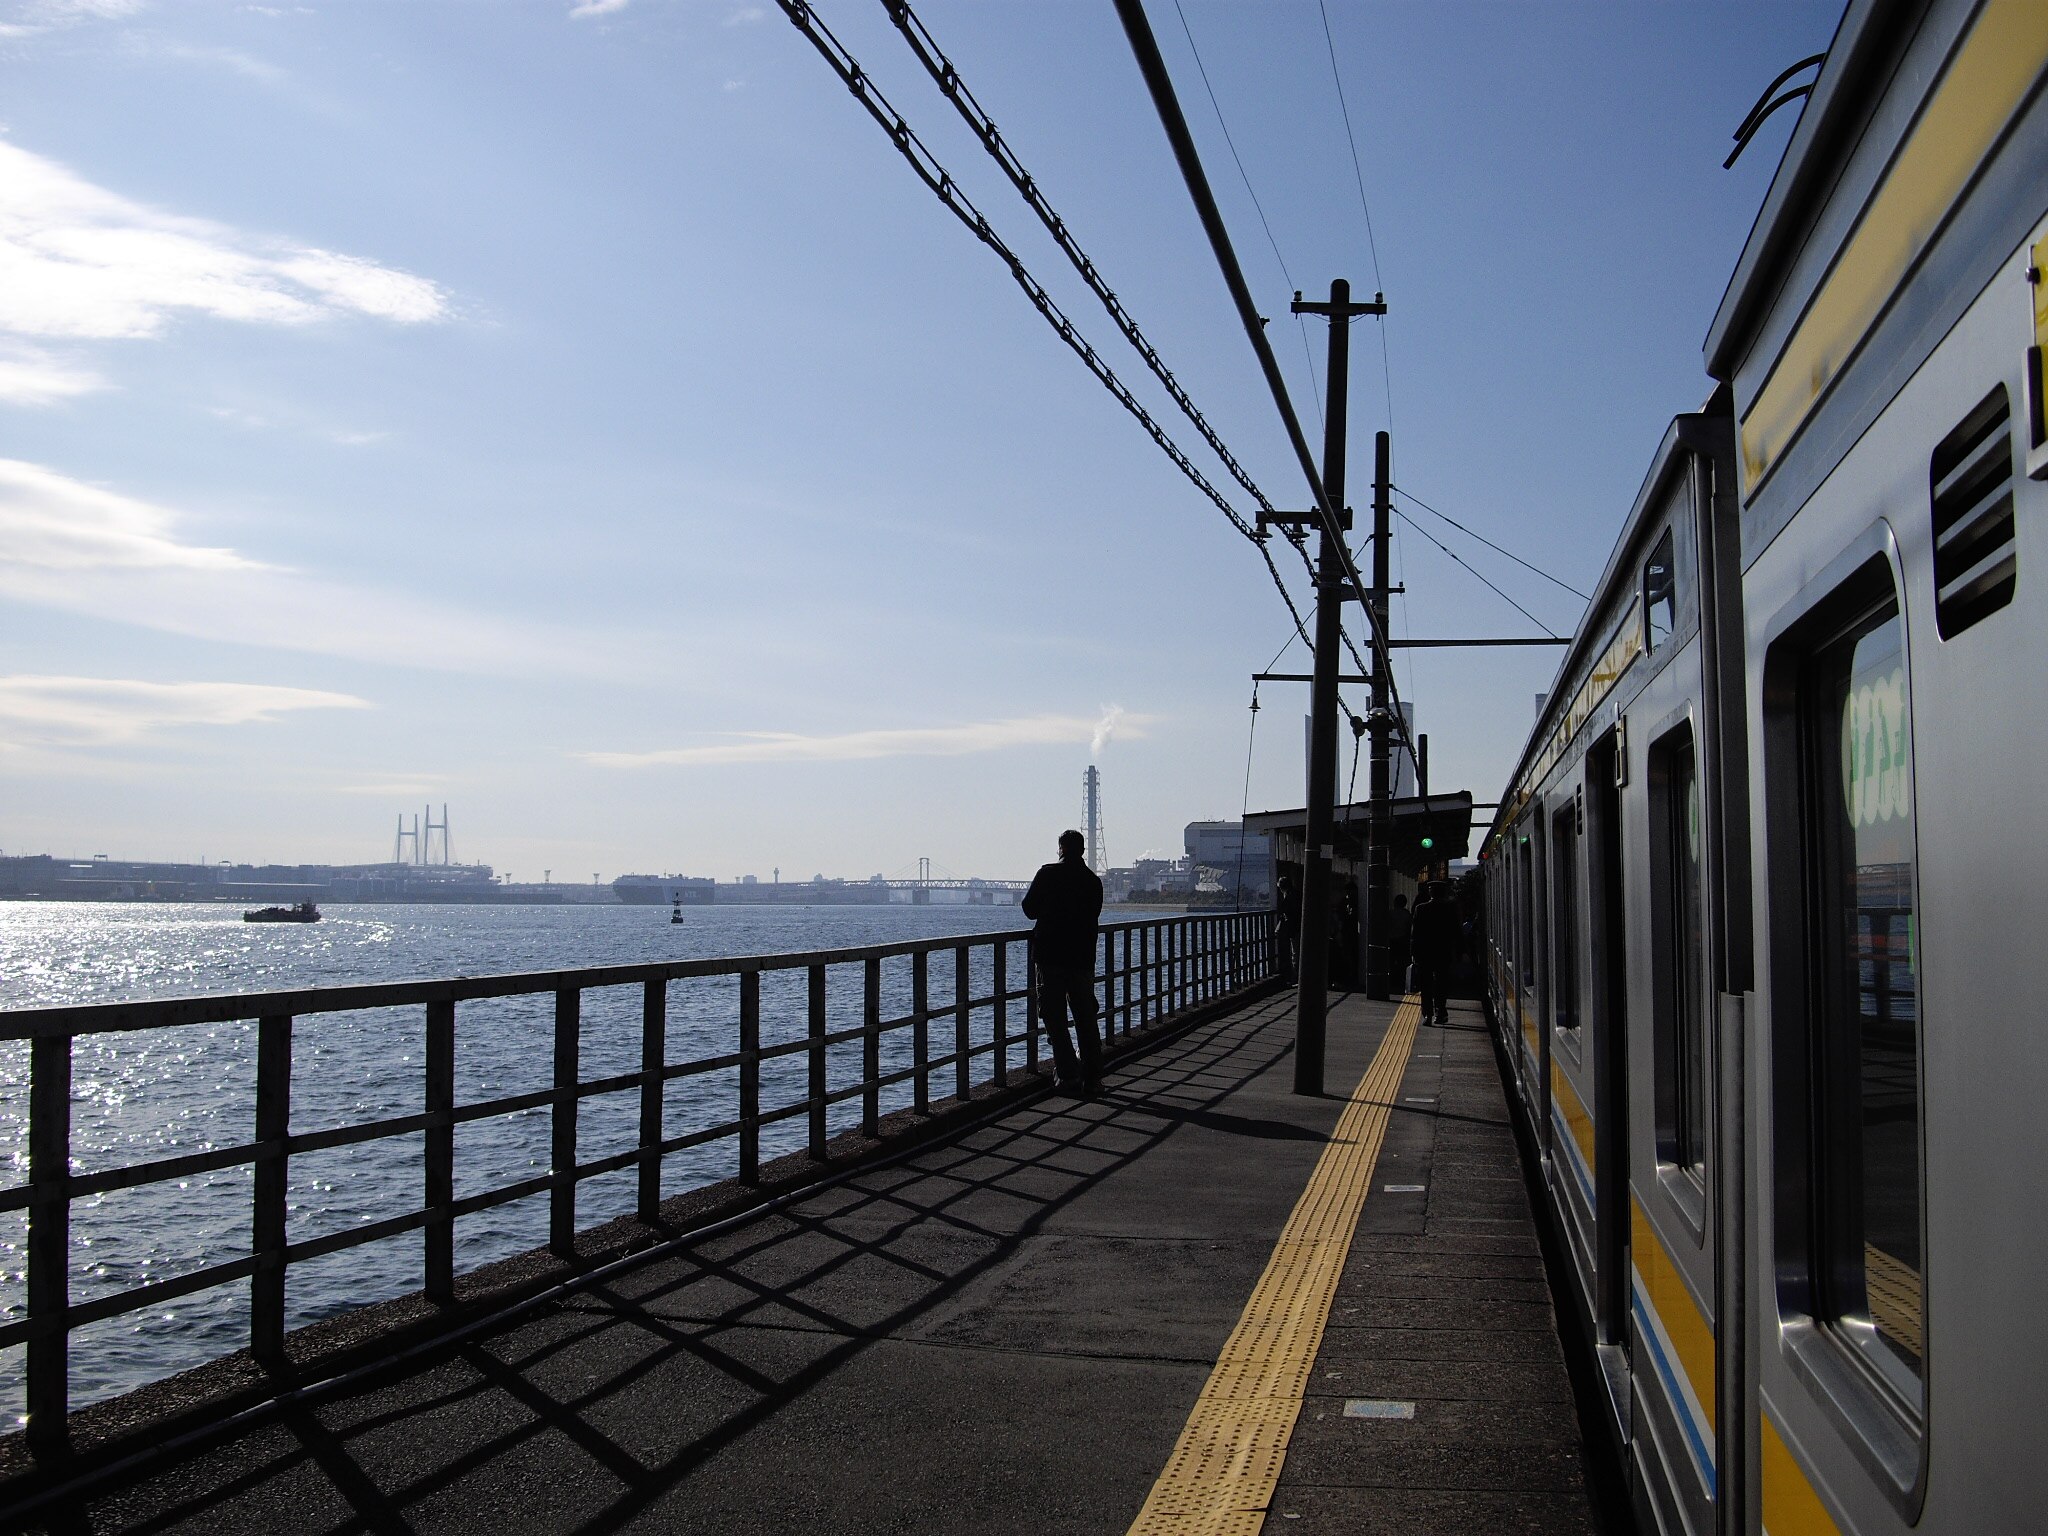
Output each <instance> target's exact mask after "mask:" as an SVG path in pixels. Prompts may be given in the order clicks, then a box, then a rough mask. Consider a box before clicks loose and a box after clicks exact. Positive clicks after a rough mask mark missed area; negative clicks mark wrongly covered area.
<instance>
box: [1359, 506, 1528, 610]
mask: <svg viewBox="0 0 2048 1536" xmlns="http://www.w3.org/2000/svg"><path fill="white" fill-rule="evenodd" d="M1394 516H1396V517H1398V518H1400V519H1401V521H1402V522H1404V523H1406V524H1407V525H1408V526H1409V527H1410V528H1413V529H1414V530H1415V531H1416V532H1417V533H1419V534H1421V535H1422V536H1423V537H1424V538H1425V539H1427V540H1429V542H1430V543H1432V544H1434V545H1435V546H1436V547H1437V548H1438V549H1440V550H1442V551H1443V552H1444V553H1445V554H1447V555H1449V556H1450V557H1451V559H1453V560H1456V561H1457V563H1458V564H1459V565H1462V566H1464V567H1465V569H1466V570H1468V571H1470V572H1471V573H1472V574H1473V575H1474V576H1476V577H1478V578H1479V580H1480V581H1481V582H1483V583H1485V585H1486V587H1487V588H1488V590H1490V591H1491V592H1492V593H1493V595H1494V596H1495V597H1498V598H1499V599H1500V600H1501V601H1502V602H1504V603H1506V604H1507V605H1508V606H1509V607H1510V608H1512V609H1514V610H1515V612H1517V613H1519V614H1520V615H1521V616H1522V617H1523V618H1525V619H1527V620H1528V621H1529V622H1530V623H1531V624H1534V625H1535V626H1536V627H1537V628H1538V629H1540V630H1542V631H1543V633H1544V634H1546V635H1548V636H1550V638H1551V639H1553V640H1556V639H1559V638H1561V637H1560V636H1559V635H1558V633H1557V631H1556V630H1554V629H1552V628H1551V627H1550V626H1549V625H1548V624H1546V623H1544V622H1543V621H1542V620H1541V619H1539V618H1537V617H1536V615H1535V614H1533V613H1531V612H1530V611H1529V610H1528V609H1526V608H1524V607H1523V606H1522V605H1521V604H1520V603H1518V602H1516V601H1515V600H1514V599H1513V598H1512V597H1509V596H1508V595H1507V593H1505V592H1503V591H1501V589H1500V588H1499V587H1496V586H1494V584H1493V583H1492V582H1491V581H1488V580H1487V578H1486V575H1485V573H1484V572H1482V571H1480V570H1478V569H1476V568H1475V567H1473V566H1471V565H1468V564H1466V562H1465V561H1463V560H1461V559H1459V558H1458V553H1457V551H1456V550H1454V549H1452V548H1451V546H1450V545H1448V544H1446V543H1445V542H1444V541H1443V540H1442V539H1440V538H1438V537H1437V536H1436V535H1435V534H1433V533H1431V532H1430V531H1429V530H1428V529H1427V528H1425V527H1423V526H1422V525H1421V524H1420V523H1418V522H1416V521H1415V519H1414V518H1412V517H1410V516H1409V515H1408V514H1407V513H1406V512H1403V511H1402V510H1401V509H1400V508H1399V507H1396V508H1395V509H1394Z"/></svg>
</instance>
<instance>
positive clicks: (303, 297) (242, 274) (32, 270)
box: [0, 141, 448, 341]
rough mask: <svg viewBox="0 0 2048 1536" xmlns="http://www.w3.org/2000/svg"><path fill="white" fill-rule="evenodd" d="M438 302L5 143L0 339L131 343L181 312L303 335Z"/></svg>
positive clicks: (394, 275) (415, 320) (422, 291)
mask: <svg viewBox="0 0 2048 1536" xmlns="http://www.w3.org/2000/svg"><path fill="white" fill-rule="evenodd" d="M447 313H448V302H447V297H446V295H445V294H444V293H443V292H442V290H441V289H440V287H439V286H438V285H436V284H435V283H433V282H430V281H429V280H427V279H426V278H423V277H415V276H413V275H412V274H411V273H408V272H401V271H398V270H397V269H395V268H391V267H386V266H383V265H380V264H379V263H377V262H374V261H368V260H365V259H363V258H361V257H356V256H348V255H343V254H341V253H338V252H335V251H325V250H320V249H318V248H317V247H313V246H306V245H297V244H294V243H292V242H289V241H284V240H274V239H266V238H262V237H258V236H254V235H249V234H245V233H243V232H241V231H239V230H235V229H230V228H229V227H227V226H226V225H223V224H216V223H214V222H212V221H210V220H206V219H195V218H187V217H183V216H180V215H175V214H169V213H164V212H161V211H159V210H157V209H154V208H150V207H147V206H145V205H143V204H141V203H137V202H133V201H131V200H130V199H128V198H125V197H122V196H120V195H119V194H117V193H113V192H108V191H106V190H104V189H102V188H100V187H96V186H94V185H93V184H92V183H91V182H89V181H86V180H85V179H84V178H83V177H80V176H78V175H76V174H75V173H73V172H72V171H70V170H69V169H67V168H66V167H64V166H62V165H59V164H58V163H57V162H56V161H54V160H48V159H45V158H44V157H42V156H41V155H36V154H32V153H30V152H29V151H28V150H25V149H21V148H19V147H17V146H15V145H13V144H9V143H6V142H5V141H0V331H9V332H13V333H14V334H15V335H18V336H33V337H39V338H54V337H63V338H71V339H77V340H95V341H107V340H133V339H138V338H147V337H152V336H157V335H160V334H161V333H162V332H163V330H164V329H165V327H166V326H167V325H169V324H170V322H171V320H172V319H173V318H174V317H176V316H179V315H204V316H208V317H211V318H213V319H218V320H236V321H242V322H245V323H250V324H267V325H306V324H310V323H312V322H314V321H317V320H323V319H330V318H334V317H337V316H343V315H360V316H367V317H369V318H372V319H379V320H388V321H392V322H394V323H397V324H402V325H417V324H422V323H425V322H428V321H432V320H438V319H441V318H443V317H445V316H446V314H447Z"/></svg>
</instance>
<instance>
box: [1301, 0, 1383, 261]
mask: <svg viewBox="0 0 2048 1536" xmlns="http://www.w3.org/2000/svg"><path fill="white" fill-rule="evenodd" d="M1316 9H1317V10H1319V11H1321V12H1322V13H1323V43H1324V46H1326V47H1327V48H1328V49H1329V50H1330V78H1331V79H1332V80H1334V81H1335V82H1336V83H1337V106H1338V108H1339V110H1341V111H1342V112H1343V114H1344V142H1345V143H1347V144H1349V145H1350V146H1351V170H1352V173H1353V174H1354V175H1355V176H1356V177H1357V178H1358V206H1359V207H1360V208H1363V209H1364V210H1365V246H1366V249H1367V250H1368V251H1369V252H1371V254H1372V285H1373V286H1374V287H1375V288H1384V287H1386V284H1385V283H1383V282H1381V281H1380V248H1379V243H1378V242H1377V241H1376V240H1374V239H1373V235H1372V205H1371V204H1370V203H1368V202H1367V201H1366V200H1365V167H1364V165H1363V164H1361V163H1360V161H1359V158H1358V134H1357V133H1356V132H1355V131H1354V130H1353V129H1352V127H1351V105H1350V103H1349V102H1347V101H1345V99H1344V77H1343V76H1342V75H1341V74H1339V73H1338V72H1337V40H1336V39H1335V38H1334V37H1332V36H1331V35H1330V10H1329V7H1328V6H1326V5H1324V4H1323V0H1316Z"/></svg>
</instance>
